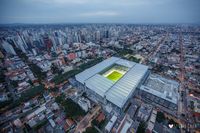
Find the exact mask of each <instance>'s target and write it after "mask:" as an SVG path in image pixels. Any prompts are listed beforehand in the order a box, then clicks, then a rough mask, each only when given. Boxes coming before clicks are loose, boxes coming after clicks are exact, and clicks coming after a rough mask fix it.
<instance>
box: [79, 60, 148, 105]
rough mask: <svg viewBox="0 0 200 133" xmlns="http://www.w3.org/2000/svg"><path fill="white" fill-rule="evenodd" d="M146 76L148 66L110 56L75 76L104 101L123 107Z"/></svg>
mask: <svg viewBox="0 0 200 133" xmlns="http://www.w3.org/2000/svg"><path fill="white" fill-rule="evenodd" d="M147 76H148V66H145V65H142V64H138V63H135V62H131V61H128V60H125V59H121V58H117V57H111V58H108V59H106V60H104V61H102V62H100V63H98V64H97V65H95V66H93V67H91V68H88V69H86V70H85V71H83V72H81V73H79V74H77V75H76V76H75V78H76V80H77V81H79V82H80V83H81V84H82V85H84V86H85V89H86V91H87V90H88V91H91V92H92V93H94V94H95V95H96V97H100V98H101V99H102V100H103V101H104V102H107V101H109V102H111V103H112V104H114V105H116V106H118V107H119V108H123V107H124V105H125V104H126V102H127V101H128V99H129V98H130V97H131V96H132V95H133V93H134V91H135V90H136V88H137V87H138V86H140V85H141V83H142V81H144V79H145V78H146V77H147Z"/></svg>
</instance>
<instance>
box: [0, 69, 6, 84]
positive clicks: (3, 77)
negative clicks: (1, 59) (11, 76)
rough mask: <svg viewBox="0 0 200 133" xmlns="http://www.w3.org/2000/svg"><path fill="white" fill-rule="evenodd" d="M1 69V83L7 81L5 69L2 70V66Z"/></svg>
mask: <svg viewBox="0 0 200 133" xmlns="http://www.w3.org/2000/svg"><path fill="white" fill-rule="evenodd" d="M0 69H1V70H0V83H3V82H5V75H4V73H3V70H2V68H0Z"/></svg>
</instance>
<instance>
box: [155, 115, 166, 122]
mask: <svg viewBox="0 0 200 133" xmlns="http://www.w3.org/2000/svg"><path fill="white" fill-rule="evenodd" d="M164 120H165V115H164V114H163V113H162V112H158V113H157V117H156V121H157V122H158V123H161V122H163V121H164Z"/></svg>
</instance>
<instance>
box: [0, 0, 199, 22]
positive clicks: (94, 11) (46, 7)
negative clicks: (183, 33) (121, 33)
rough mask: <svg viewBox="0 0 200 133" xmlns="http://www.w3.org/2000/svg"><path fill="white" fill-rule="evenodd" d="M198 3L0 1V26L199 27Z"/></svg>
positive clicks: (165, 0)
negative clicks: (129, 25)
mask: <svg viewBox="0 0 200 133" xmlns="http://www.w3.org/2000/svg"><path fill="white" fill-rule="evenodd" d="M199 12H200V1H199V0H151V1H150V0H1V1H0V24H10V23H31V24H43V23H137V24H140V23H142V24H148V23H149V24H163V23H165V24H176V23H191V24H200V14H199Z"/></svg>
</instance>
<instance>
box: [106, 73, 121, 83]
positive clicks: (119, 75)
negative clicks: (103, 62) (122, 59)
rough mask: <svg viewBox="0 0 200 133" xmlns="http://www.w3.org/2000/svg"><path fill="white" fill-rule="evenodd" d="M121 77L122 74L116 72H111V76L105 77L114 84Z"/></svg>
mask: <svg viewBox="0 0 200 133" xmlns="http://www.w3.org/2000/svg"><path fill="white" fill-rule="evenodd" d="M122 76H123V74H121V73H119V72H117V71H113V72H112V73H111V74H109V75H108V76H107V78H108V79H110V80H112V81H114V82H116V81H117V80H119V79H120V78H121V77H122Z"/></svg>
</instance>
